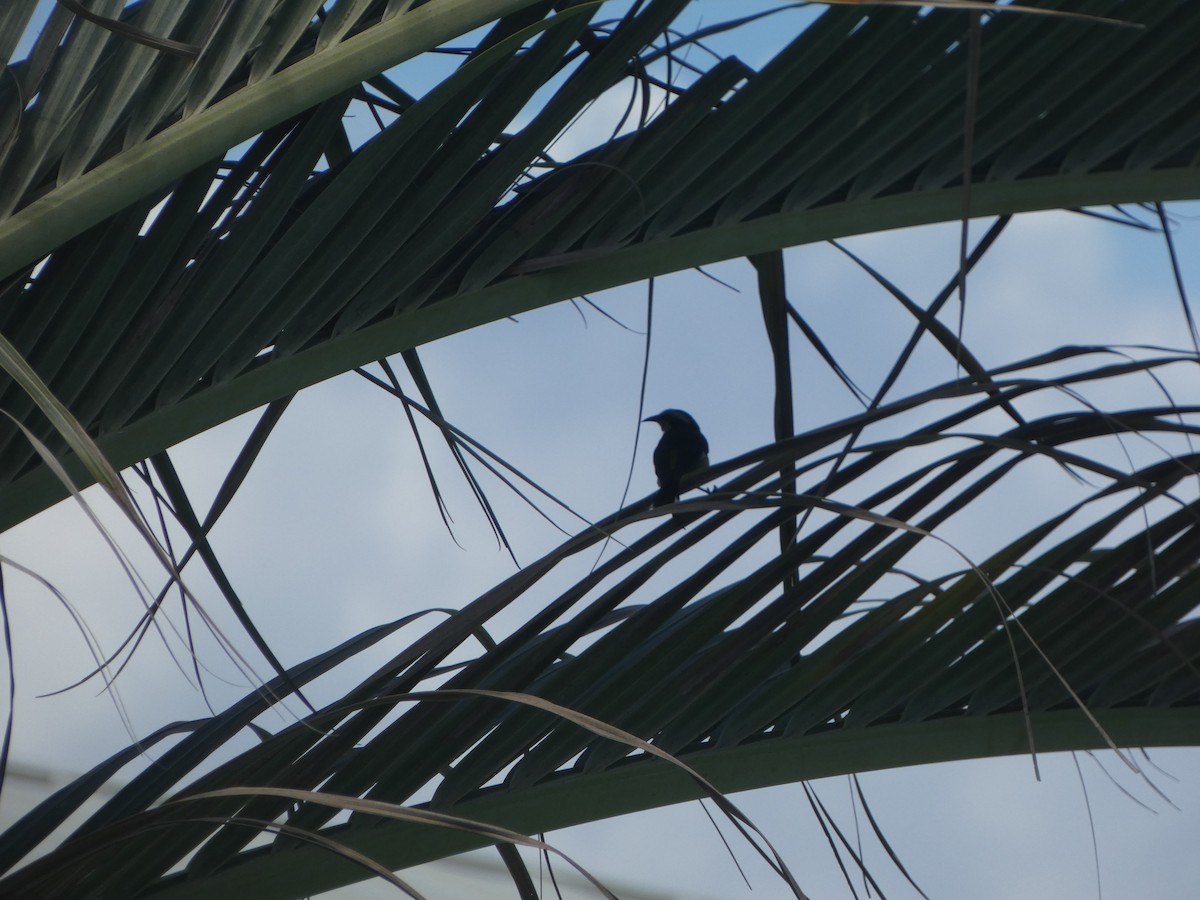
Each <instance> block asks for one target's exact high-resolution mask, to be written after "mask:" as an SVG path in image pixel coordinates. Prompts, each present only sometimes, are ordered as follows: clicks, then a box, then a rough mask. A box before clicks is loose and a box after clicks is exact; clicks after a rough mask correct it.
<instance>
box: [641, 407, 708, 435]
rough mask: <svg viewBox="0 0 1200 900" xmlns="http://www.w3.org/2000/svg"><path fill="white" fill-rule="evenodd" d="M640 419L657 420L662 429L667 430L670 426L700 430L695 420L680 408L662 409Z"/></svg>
mask: <svg viewBox="0 0 1200 900" xmlns="http://www.w3.org/2000/svg"><path fill="white" fill-rule="evenodd" d="M642 421H643V422H657V423H658V425H659V427H660V428H662V430H663V431H669V430H670V429H672V428H687V429H691V430H693V431H699V430H700V426H699V425H697V424H696V420H695V419H693V418H692V417H691V416H690V415H688V414H687V413H685V412H684V411H683V410H682V409H664V410H663V411H662V412H660V413H659V414H658V415H656V416H647V417H646V418H644V419H642Z"/></svg>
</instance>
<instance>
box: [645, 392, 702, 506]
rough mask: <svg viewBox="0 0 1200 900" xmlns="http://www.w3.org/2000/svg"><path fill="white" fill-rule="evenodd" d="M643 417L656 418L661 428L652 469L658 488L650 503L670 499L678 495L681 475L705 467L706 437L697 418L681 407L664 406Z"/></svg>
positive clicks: (659, 503)
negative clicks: (667, 407) (655, 412)
mask: <svg viewBox="0 0 1200 900" xmlns="http://www.w3.org/2000/svg"><path fill="white" fill-rule="evenodd" d="M642 421H643V422H657V423H658V425H659V427H660V428H662V430H663V435H662V437H661V438H660V439H659V441H658V446H657V447H655V448H654V473H655V474H656V475H657V476H658V488H659V489H658V493H656V494H655V495H654V499H653V500H651V502H650V505H651V506H662V505H663V504H664V503H673V502H674V501H676V500H678V499H679V482H680V481H681V480H682V479H683V477H684V476H685V475H688V474H690V473H692V472H696V471H698V470H700V469H707V468H708V441H707V440H706V439H705V437H704V435H703V434H702V433H701V432H700V426H699V425H697V424H696V420H695V419H693V418H692V417H691V416H690V415H688V414H687V413H685V412H684V411H683V410H682V409H664V410H663V411H662V412H660V413H659V414H658V415H656V416H649V417H648V418H645V419H642Z"/></svg>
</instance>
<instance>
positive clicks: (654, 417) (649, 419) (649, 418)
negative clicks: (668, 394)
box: [642, 416, 658, 422]
mask: <svg viewBox="0 0 1200 900" xmlns="http://www.w3.org/2000/svg"><path fill="white" fill-rule="evenodd" d="M642 421H643V422H658V416H647V417H646V418H644V419H642Z"/></svg>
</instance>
